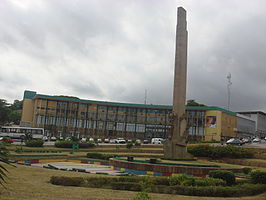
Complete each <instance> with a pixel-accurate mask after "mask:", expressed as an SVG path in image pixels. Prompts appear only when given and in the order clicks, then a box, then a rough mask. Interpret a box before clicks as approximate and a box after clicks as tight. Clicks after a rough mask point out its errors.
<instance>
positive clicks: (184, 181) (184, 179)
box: [169, 174, 195, 186]
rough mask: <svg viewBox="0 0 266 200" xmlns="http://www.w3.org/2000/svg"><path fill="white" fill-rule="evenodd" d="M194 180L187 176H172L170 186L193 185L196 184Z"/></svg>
mask: <svg viewBox="0 0 266 200" xmlns="http://www.w3.org/2000/svg"><path fill="white" fill-rule="evenodd" d="M194 180H195V179H194V178H193V177H191V176H188V175H186V174H179V175H176V176H171V177H170V178H169V185H170V186H173V185H187V186H188V185H193V184H194Z"/></svg>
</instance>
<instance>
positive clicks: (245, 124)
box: [236, 113, 256, 138]
mask: <svg viewBox="0 0 266 200" xmlns="http://www.w3.org/2000/svg"><path fill="white" fill-rule="evenodd" d="M255 131H256V122H255V120H253V119H252V118H250V117H248V116H246V115H242V114H239V113H237V130H236V134H237V137H239V138H247V137H249V138H254V137H255Z"/></svg>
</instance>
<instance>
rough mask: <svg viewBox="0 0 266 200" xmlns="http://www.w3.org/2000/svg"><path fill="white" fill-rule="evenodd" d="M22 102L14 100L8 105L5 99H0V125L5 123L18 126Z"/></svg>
mask: <svg viewBox="0 0 266 200" xmlns="http://www.w3.org/2000/svg"><path fill="white" fill-rule="evenodd" d="M22 103H23V101H20V100H15V101H14V103H12V104H9V103H7V101H6V100H5V99H0V125H3V124H7V123H14V124H19V121H20V119H21V112H22Z"/></svg>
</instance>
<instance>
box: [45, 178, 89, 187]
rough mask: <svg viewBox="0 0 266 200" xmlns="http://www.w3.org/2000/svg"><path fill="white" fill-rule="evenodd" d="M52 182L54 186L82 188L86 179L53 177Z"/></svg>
mask: <svg viewBox="0 0 266 200" xmlns="http://www.w3.org/2000/svg"><path fill="white" fill-rule="evenodd" d="M50 182H51V183H52V184H54V185H64V186H82V185H83V184H84V179H83V178H81V177H64V176H52V177H51V179H50Z"/></svg>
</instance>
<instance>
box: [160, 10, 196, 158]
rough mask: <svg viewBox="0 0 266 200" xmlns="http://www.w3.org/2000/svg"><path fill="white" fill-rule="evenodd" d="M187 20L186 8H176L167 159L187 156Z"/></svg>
mask: <svg viewBox="0 0 266 200" xmlns="http://www.w3.org/2000/svg"><path fill="white" fill-rule="evenodd" d="M187 37H188V33H187V21H186V10H185V9H184V8H182V7H178V9H177V26H176V52H175V73H174V91H173V112H172V115H171V117H170V121H171V123H172V124H171V125H172V126H171V127H172V128H171V130H170V134H169V138H168V140H167V141H166V142H165V143H164V157H165V158H167V159H178V158H181V159H182V158H189V157H191V155H190V154H189V153H187V144H186V140H187V132H186V129H187V127H186V126H187V123H186V110H185V103H186V83H187Z"/></svg>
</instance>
